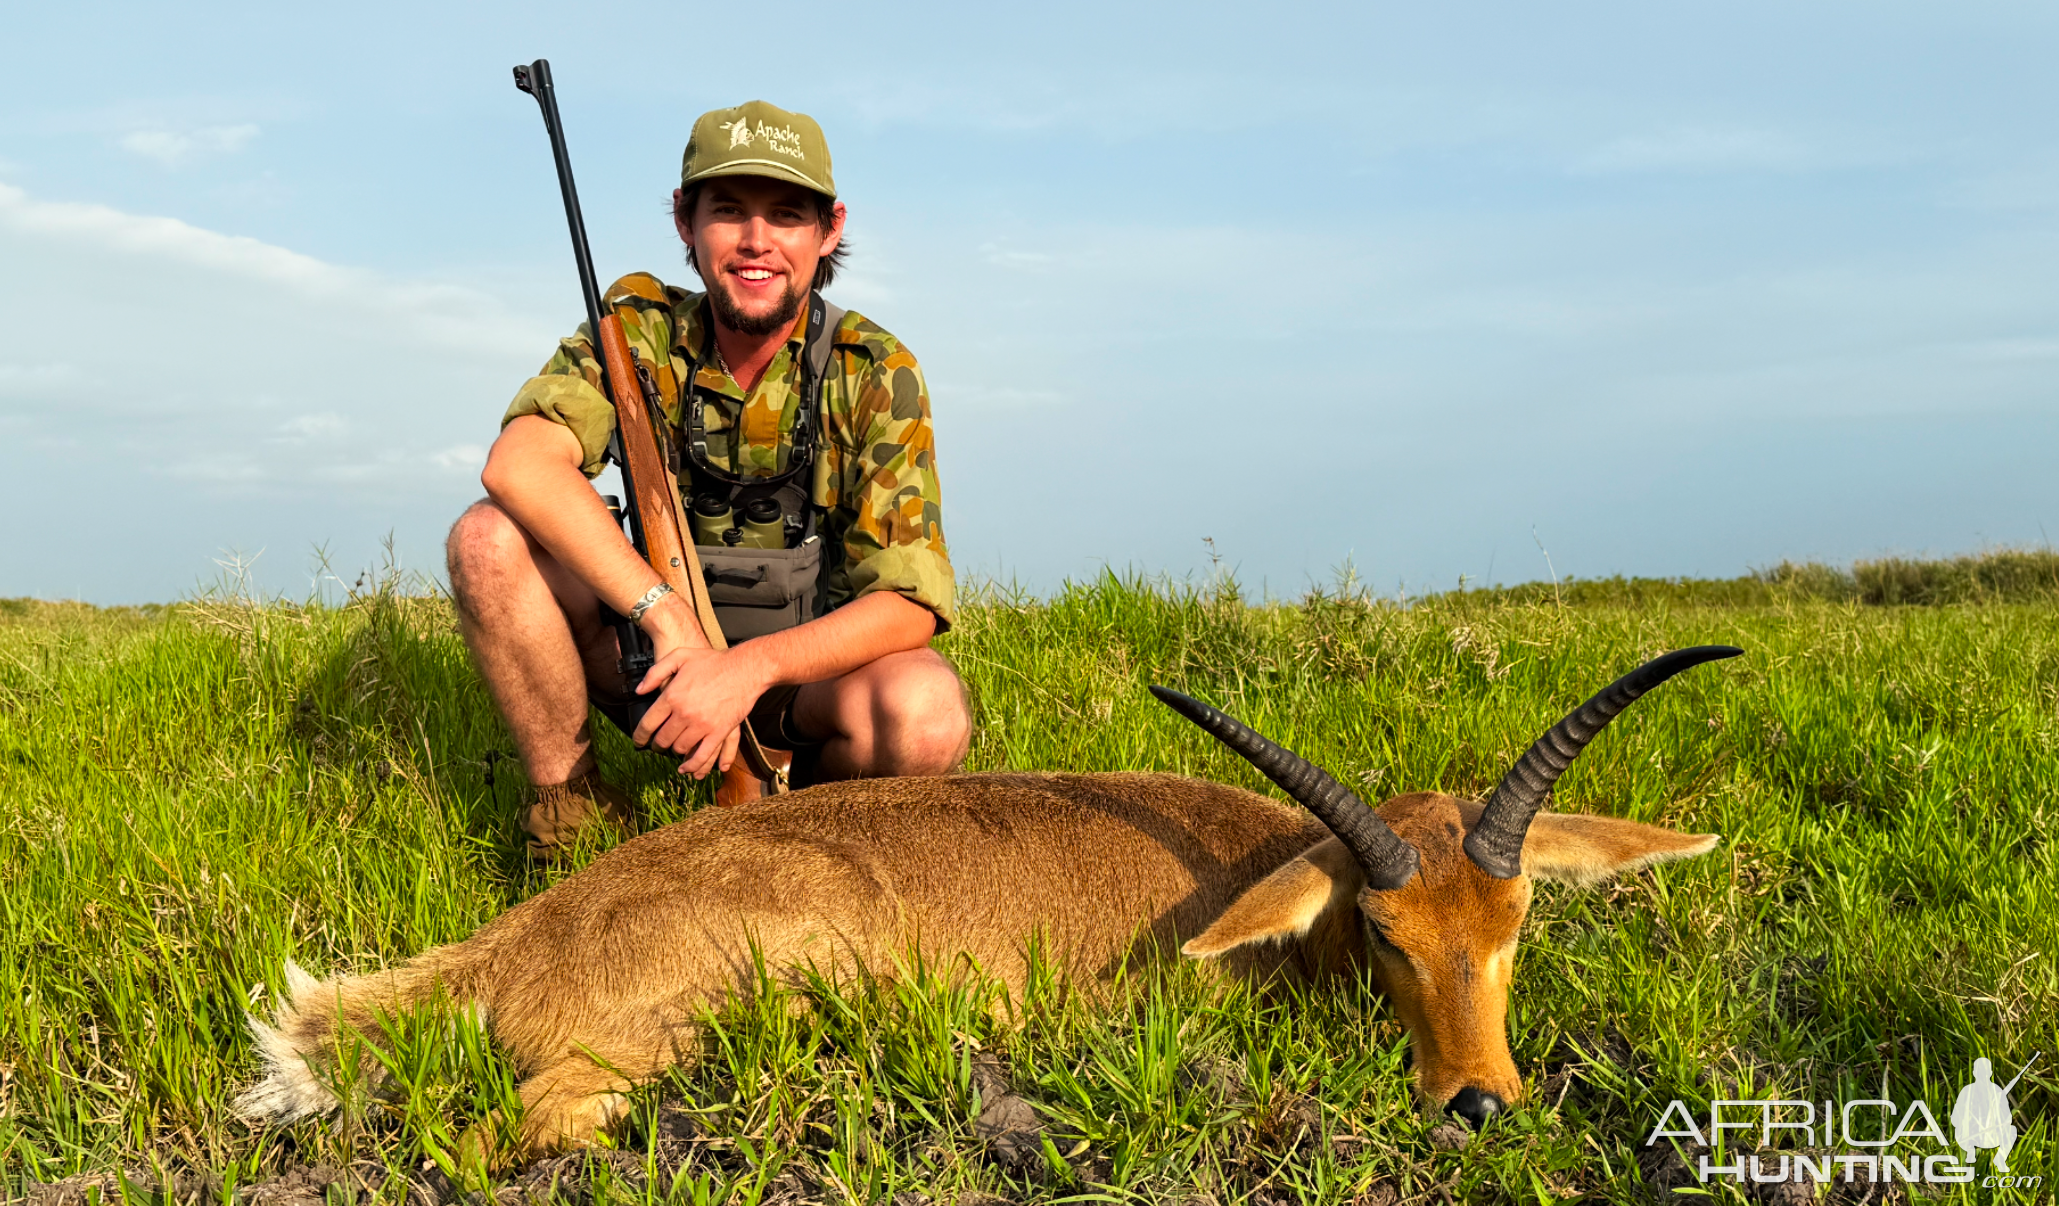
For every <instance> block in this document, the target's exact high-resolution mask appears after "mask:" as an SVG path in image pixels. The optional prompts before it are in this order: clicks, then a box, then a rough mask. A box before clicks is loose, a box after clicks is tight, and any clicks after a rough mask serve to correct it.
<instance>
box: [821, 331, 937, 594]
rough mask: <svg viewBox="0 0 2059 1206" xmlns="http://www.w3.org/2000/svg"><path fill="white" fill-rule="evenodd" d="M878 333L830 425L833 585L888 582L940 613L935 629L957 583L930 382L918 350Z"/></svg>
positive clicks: (861, 589) (879, 586)
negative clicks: (839, 571) (838, 549)
mask: <svg viewBox="0 0 2059 1206" xmlns="http://www.w3.org/2000/svg"><path fill="white" fill-rule="evenodd" d="M868 325H869V324H868ZM874 330H875V331H876V330H877V328H874ZM878 334H879V337H880V338H878V340H877V341H874V340H867V341H866V342H867V343H868V344H870V345H871V346H870V347H869V348H868V351H872V352H875V353H882V354H879V355H875V356H872V357H865V358H863V359H869V360H870V364H869V365H868V366H867V371H864V372H862V373H860V374H858V375H857V379H856V380H855V381H849V384H850V386H851V387H852V395H851V398H850V409H849V410H848V412H847V413H846V415H845V416H843V417H844V422H843V423H840V424H837V425H836V426H837V427H840V428H842V429H843V430H841V431H837V432H832V436H833V437H834V436H841V437H842V438H841V439H838V438H832V439H831V440H830V441H828V443H829V444H830V447H829V448H828V449H826V451H829V452H831V453H832V457H833V460H834V461H835V462H836V463H834V464H832V465H831V466H830V469H831V473H830V475H829V476H830V480H831V482H832V483H833V484H834V486H835V492H836V497H835V498H834V499H831V500H826V501H828V502H830V504H831V505H832V506H835V507H836V508H837V509H838V510H839V511H840V512H841V513H842V515H841V518H843V519H844V520H845V523H844V524H842V525H838V526H841V527H842V528H843V531H842V533H841V537H842V541H843V554H844V564H843V575H840V576H844V575H847V576H848V577H847V584H845V583H835V584H833V585H836V586H845V587H846V589H848V590H849V592H850V595H849V597H851V598H862V597H863V596H865V595H867V594H869V593H871V592H873V591H877V590H890V591H893V592H894V593H896V594H899V595H901V596H902V597H904V598H907V599H912V600H913V601H915V602H917V603H920V604H922V605H923V606H924V607H927V608H929V609H930V610H931V611H933V612H935V613H936V616H937V631H938V632H940V633H941V632H943V631H945V630H946V629H948V628H949V627H950V626H951V621H952V619H953V617H954V614H955V611H956V606H957V599H956V591H957V586H956V581H955V579H954V576H953V574H952V572H951V558H950V555H949V554H948V553H947V552H946V551H945V549H944V529H943V512H942V508H941V502H942V496H941V494H940V492H939V490H938V488H937V466H936V438H935V432H934V430H933V429H932V427H931V426H930V415H929V390H928V388H927V387H926V386H925V385H924V384H923V381H922V369H921V367H920V366H918V365H917V364H916V363H915V357H914V356H913V355H911V354H910V353H909V352H908V351H907V349H905V348H903V347H901V346H900V343H899V341H897V340H894V339H893V337H892V336H889V335H886V334H885V333H884V332H879V333H878ZM847 380H848V379H847ZM826 417H827V416H825V418H826ZM839 445H841V447H839ZM839 593H841V592H839Z"/></svg>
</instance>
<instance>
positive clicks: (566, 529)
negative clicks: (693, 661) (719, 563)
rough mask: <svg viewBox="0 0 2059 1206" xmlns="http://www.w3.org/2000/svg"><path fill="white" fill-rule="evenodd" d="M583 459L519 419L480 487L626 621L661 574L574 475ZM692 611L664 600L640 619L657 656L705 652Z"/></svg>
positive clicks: (564, 439) (544, 422)
mask: <svg viewBox="0 0 2059 1206" xmlns="http://www.w3.org/2000/svg"><path fill="white" fill-rule="evenodd" d="M583 455H584V454H583V453H582V452H581V450H580V446H579V439H578V437H576V436H574V435H573V434H572V432H571V431H570V430H569V429H567V428H566V427H565V425H564V424H562V423H557V422H553V421H552V420H550V419H546V418H544V417H543V416H541V415H522V416H520V417H518V418H516V419H514V420H511V421H510V422H509V423H508V425H507V426H506V427H505V428H502V429H501V433H500V438H499V439H497V440H495V441H494V442H493V450H492V451H491V452H489V453H488V454H487V457H486V468H485V470H484V471H483V472H481V473H480V475H479V481H480V484H482V485H484V486H485V487H486V494H487V496H488V497H489V498H491V499H493V501H494V504H495V505H496V506H498V507H499V508H500V509H501V510H503V511H505V512H507V514H508V517H509V518H510V519H513V520H514V521H515V523H516V524H518V525H519V526H520V527H521V528H522V530H523V531H525V532H527V533H529V535H530V536H532V537H534V538H535V540H536V542H537V543H538V544H540V545H542V546H543V547H544V548H545V549H546V550H548V551H549V552H550V555H551V556H552V557H555V558H557V560H558V563H559V564H560V565H563V566H564V567H565V568H566V569H569V570H571V571H572V573H573V575H574V576H575V577H577V578H578V579H579V580H580V581H581V582H584V583H586V584H587V586H589V587H591V588H592V589H593V592H594V593H595V594H596V595H599V596H600V598H601V601H602V602H604V603H606V604H607V605H608V606H609V607H612V608H614V609H615V610H616V611H617V612H620V613H621V614H623V615H628V614H629V609H630V608H632V607H634V606H636V602H637V600H639V599H641V598H643V596H644V592H646V591H648V590H650V588H651V587H653V586H656V585H657V584H658V574H657V571H656V570H653V569H652V568H651V567H650V566H649V565H646V564H645V563H644V560H643V558H641V557H639V556H637V555H636V550H635V549H634V548H633V547H631V546H630V544H629V542H628V541H627V540H624V539H623V538H622V529H621V528H620V527H618V526H617V525H616V523H615V520H614V517H613V516H611V515H609V514H608V508H607V506H606V505H605V504H603V503H602V502H601V499H600V495H598V494H596V493H594V491H593V487H592V486H591V485H589V484H588V483H587V480H586V475H585V474H584V473H582V472H581V471H580V468H579V466H580V461H581V458H582V456H583ZM689 606H690V605H689V604H687V602H686V601H685V600H683V599H682V600H679V601H678V602H676V603H675V602H674V600H673V599H672V598H671V597H667V598H666V599H665V600H663V601H662V602H660V603H659V604H658V605H657V606H656V607H653V608H652V609H651V610H650V612H649V613H648V614H647V616H646V617H645V623H644V626H643V627H644V630H645V631H646V632H648V633H650V635H651V643H652V644H653V645H654V646H655V647H656V652H657V653H658V655H659V656H661V657H662V656H663V655H664V654H665V653H666V652H667V651H668V650H670V649H672V648H675V647H679V646H686V647H696V646H697V647H699V648H702V649H706V648H707V647H708V645H707V638H706V637H705V636H703V635H702V634H701V631H700V628H699V627H698V626H696V625H695V624H693V623H692V622H691V620H692V613H691V611H690V610H689Z"/></svg>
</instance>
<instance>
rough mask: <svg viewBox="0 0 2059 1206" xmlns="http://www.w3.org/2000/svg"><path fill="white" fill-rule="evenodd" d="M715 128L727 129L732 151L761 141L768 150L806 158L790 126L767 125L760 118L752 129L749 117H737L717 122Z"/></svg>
mask: <svg viewBox="0 0 2059 1206" xmlns="http://www.w3.org/2000/svg"><path fill="white" fill-rule="evenodd" d="M716 128H717V129H722V130H727V131H729V149H730V150H732V151H733V150H735V149H736V148H738V147H747V146H750V145H751V144H753V143H763V144H764V147H765V149H766V150H768V151H773V152H776V153H778V154H781V155H786V156H789V157H791V158H794V159H799V160H802V161H804V162H805V161H806V160H807V158H808V157H807V156H806V155H804V154H802V152H801V136H800V135H799V134H798V133H796V132H795V130H794V128H793V127H792V126H776V127H775V126H768V125H766V124H765V122H764V119H762V118H760V119H759V121H758V128H757V129H755V130H754V129H752V128H751V125H750V119H749V118H745V117H739V118H737V119H736V120H735V121H728V122H718V123H716Z"/></svg>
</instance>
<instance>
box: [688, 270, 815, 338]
mask: <svg viewBox="0 0 2059 1206" xmlns="http://www.w3.org/2000/svg"><path fill="white" fill-rule="evenodd" d="M687 254H688V256H689V262H691V256H692V252H688V253H687ZM694 268H695V270H696V271H698V270H699V268H700V265H698V264H695V265H694ZM701 279H702V280H703V281H705V282H706V283H707V286H708V300H709V302H711V303H712V304H713V305H714V307H715V321H716V322H719V323H721V324H722V325H723V326H725V327H728V328H729V329H730V330H732V331H735V332H736V333H737V334H739V335H752V336H757V335H777V334H778V333H780V332H781V331H784V330H787V329H788V328H790V327H792V326H793V325H794V319H796V318H799V317H800V316H801V302H802V301H803V300H805V299H806V298H807V296H808V290H807V288H806V287H805V286H804V285H802V284H801V283H800V282H799V281H795V282H794V283H793V284H791V285H789V286H787V290H786V293H785V294H783V295H782V296H781V297H780V299H779V304H778V305H776V306H774V307H772V309H770V310H768V311H766V312H765V313H763V314H749V313H746V312H745V311H744V310H743V308H742V307H740V306H738V305H737V304H736V299H735V298H734V297H731V296H730V294H729V281H728V278H727V277H725V276H724V275H722V274H721V273H719V272H718V273H716V274H715V278H714V279H713V280H708V278H707V277H705V276H703V277H702V278H701Z"/></svg>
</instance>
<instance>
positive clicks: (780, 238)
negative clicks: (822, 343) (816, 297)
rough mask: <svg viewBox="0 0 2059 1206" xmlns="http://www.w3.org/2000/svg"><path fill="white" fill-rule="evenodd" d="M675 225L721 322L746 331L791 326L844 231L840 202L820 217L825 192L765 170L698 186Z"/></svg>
mask: <svg viewBox="0 0 2059 1206" xmlns="http://www.w3.org/2000/svg"><path fill="white" fill-rule="evenodd" d="M680 199H681V195H680V194H679V193H677V192H675V193H674V194H673V200H674V202H675V206H674V213H673V218H672V221H673V224H674V225H675V226H676V227H677V228H678V230H679V237H680V239H681V240H683V241H684V242H685V243H686V245H687V250H688V254H689V255H690V256H691V257H692V259H693V262H694V264H695V266H696V267H697V268H698V270H699V271H700V274H701V279H702V280H703V281H705V282H706V283H707V286H708V294H709V298H710V300H711V301H712V302H713V303H714V307H715V320H716V321H717V322H719V323H720V324H722V325H723V326H725V327H727V328H729V329H730V330H732V331H735V332H736V333H737V334H740V335H772V334H777V333H780V332H783V331H785V330H787V329H788V328H790V327H792V325H793V322H794V319H795V318H796V317H798V316H799V314H800V312H801V303H802V301H803V300H804V299H805V298H806V297H807V296H808V288H809V286H810V285H811V284H813V283H814V280H815V268H816V265H817V264H819V263H820V262H821V261H822V258H823V257H824V256H826V255H828V254H829V253H830V252H832V251H834V250H836V247H837V244H838V243H839V242H841V241H842V240H843V235H844V207H843V203H842V202H838V203H836V204H835V205H834V206H833V207H832V209H831V215H832V217H831V221H830V223H829V225H828V226H827V227H826V228H825V227H824V225H823V224H822V221H821V212H820V207H819V204H818V203H819V201H820V200H821V198H820V195H819V194H817V193H814V192H812V191H810V190H808V189H806V188H803V187H801V186H800V185H798V184H790V183H787V182H786V181H782V180H773V179H769V178H767V177H763V176H718V177H716V178H714V179H712V180H708V181H705V182H704V183H701V184H700V185H698V187H697V188H696V190H695V195H694V199H693V209H692V212H691V213H690V214H688V215H682V214H680V213H679V212H678V207H677V202H678V201H679V200H680Z"/></svg>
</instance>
